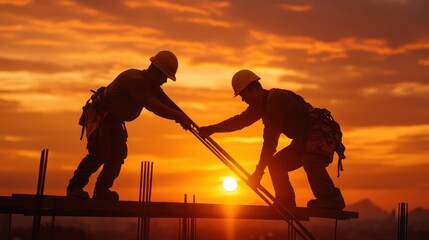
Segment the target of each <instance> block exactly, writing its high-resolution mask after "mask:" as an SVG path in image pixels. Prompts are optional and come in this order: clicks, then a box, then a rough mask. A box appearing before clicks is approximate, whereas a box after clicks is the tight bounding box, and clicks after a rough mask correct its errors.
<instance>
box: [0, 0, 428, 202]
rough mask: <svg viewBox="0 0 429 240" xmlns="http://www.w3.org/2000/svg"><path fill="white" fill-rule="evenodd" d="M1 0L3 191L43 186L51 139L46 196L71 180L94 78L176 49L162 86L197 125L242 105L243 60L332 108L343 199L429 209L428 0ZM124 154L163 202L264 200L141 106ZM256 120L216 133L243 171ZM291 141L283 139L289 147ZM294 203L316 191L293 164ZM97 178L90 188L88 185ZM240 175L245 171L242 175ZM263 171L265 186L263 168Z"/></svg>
mask: <svg viewBox="0 0 429 240" xmlns="http://www.w3.org/2000/svg"><path fill="white" fill-rule="evenodd" d="M106 2H107V1H85V0H75V1H73V0H56V1H53V0H52V1H50V0H39V1H31V0H0V16H1V18H0V41H1V44H0V81H1V84H0V156H1V163H2V164H1V165H0V195H10V194H12V193H34V192H35V191H36V181H37V169H38V165H39V156H40V151H41V150H42V149H43V148H49V149H50V154H49V163H48V172H47V177H46V186H45V193H46V194H60V195H63V194H64V193H65V187H66V186H67V183H68V179H69V178H70V177H71V175H72V172H73V170H74V169H75V167H76V166H77V164H78V163H79V161H80V159H81V158H82V156H83V155H84V154H85V153H86V150H85V141H79V134H80V126H78V125H77V120H78V118H79V115H80V112H81V107H82V105H83V104H84V102H85V101H86V99H87V98H88V97H89V95H90V92H89V90H90V89H97V88H98V87H99V86H102V85H104V86H105V85H107V84H109V83H110V81H111V80H112V79H113V78H115V77H116V75H117V74H119V73H120V72H121V71H123V70H125V69H128V68H138V69H144V68H146V67H147V66H148V64H149V61H148V59H149V57H150V56H152V55H153V54H155V53H156V52H158V51H159V50H164V49H168V50H171V51H173V52H174V53H176V55H177V57H178V59H179V71H178V74H177V78H178V80H177V82H168V83H167V84H166V85H165V87H164V89H165V91H166V92H167V93H168V94H169V95H170V97H171V98H172V99H174V100H175V101H176V103H177V104H178V105H179V106H180V107H181V108H182V109H183V110H184V111H185V112H186V113H187V114H188V115H189V116H190V117H191V118H192V119H193V120H194V121H195V122H197V123H198V124H200V125H206V124H211V123H215V122H218V121H220V120H223V119H225V118H227V117H230V116H232V115H234V114H237V113H239V112H241V111H242V110H244V109H245V107H246V106H245V105H244V103H242V102H241V101H240V99H234V98H233V97H232V95H233V94H232V90H231V89H230V79H231V77H232V75H233V74H234V73H235V72H236V71H238V70H240V69H243V68H248V69H251V70H253V71H255V72H256V73H257V74H258V75H259V76H261V77H262V80H261V83H262V84H263V85H264V87H266V88H272V87H278V88H286V89H290V90H293V91H296V92H297V93H299V94H301V95H302V96H303V97H304V98H306V99H307V100H308V101H310V102H311V103H312V104H313V105H314V106H317V107H325V108H328V109H330V110H331V112H332V113H333V115H334V117H335V118H336V119H337V120H338V121H339V122H340V123H341V124H342V127H343V132H344V142H345V144H346V146H347V152H346V155H347V159H346V160H345V163H344V165H345V166H344V167H345V172H343V173H342V176H341V177H340V178H336V177H335V174H336V165H335V164H333V165H331V166H330V167H329V171H330V173H331V176H332V177H333V179H334V181H335V183H336V185H338V186H339V187H340V188H341V189H342V191H343V194H344V197H345V199H346V202H347V203H349V204H350V203H354V202H356V201H359V200H361V199H364V198H370V199H371V200H373V201H374V202H375V203H376V204H378V205H380V206H381V207H383V208H385V209H386V210H390V209H392V208H395V207H396V205H397V203H398V202H401V201H405V202H409V204H410V208H411V209H413V208H415V207H418V206H420V207H426V208H429V203H428V201H427V200H428V199H429V192H428V191H427V189H429V186H428V185H429V184H428V182H429V181H428V180H429V179H428V178H429V177H428V176H429V104H428V103H429V102H428V99H429V82H428V79H429V32H428V29H429V25H428V24H429V15H428V14H427V9H429V2H428V1H424V0H362V1H353V0H347V1H333V0H327V1H311V0H304V1H302V0H300V1H298V0H295V1H292V0H290V1H247V0H246V1H245V0H242V1H208V0H201V1H180V0H179V1H177V0H175V1H167V0H162V1H158V0H157V1H155V0H152V1H150V0H149V1H137V0H128V1H119V0H112V1H108V4H107V3H106ZM127 126H128V131H129V135H130V136H129V140H128V143H129V157H128V159H127V160H126V163H125V165H124V166H123V169H122V172H121V175H120V177H119V179H118V180H117V181H116V183H115V186H114V189H116V190H117V191H118V192H119V193H120V195H121V199H124V200H136V199H137V198H138V186H139V183H138V181H139V171H140V162H141V161H144V160H147V161H153V162H154V172H155V174H154V186H153V194H152V196H153V200H154V201H182V199H183V194H185V193H187V194H188V195H193V194H195V195H196V198H197V202H211V203H214V202H216V203H242V204H253V203H261V202H260V201H259V200H258V198H257V196H256V195H255V194H253V193H252V192H251V191H250V190H248V189H247V188H246V187H244V186H243V183H241V185H240V187H239V190H238V191H236V192H233V193H227V192H225V191H224V190H222V184H221V181H222V179H223V178H224V177H226V176H231V175H232V173H231V172H230V171H229V170H228V169H227V168H226V167H224V166H223V165H222V163H221V162H220V161H218V160H217V159H216V158H215V157H214V156H213V155H212V154H211V153H210V152H209V151H208V150H207V149H205V147H204V146H203V145H202V144H200V143H199V142H198V141H197V139H195V138H194V137H193V136H192V134H190V133H189V132H185V131H184V130H182V128H181V127H180V126H179V125H177V124H175V123H174V122H171V121H167V120H164V119H161V118H159V117H157V116H155V115H154V114H152V113H150V112H148V111H146V110H145V111H144V112H143V113H142V115H141V116H140V118H138V119H137V120H135V121H134V122H132V123H129V124H128V125H127ZM261 135H262V124H261V123H258V124H255V125H254V126H252V127H249V128H247V129H245V130H242V131H240V132H235V133H228V134H216V135H214V136H213V138H214V139H215V140H216V141H218V143H219V144H221V145H222V146H223V147H224V148H225V149H226V150H227V151H228V152H229V153H230V154H231V155H232V156H233V157H235V158H236V159H237V160H238V161H239V162H240V163H241V164H242V165H243V166H244V167H245V168H246V169H248V171H253V169H254V166H255V164H256V163H257V160H258V156H259V151H260V147H261V143H262V138H261ZM287 143H288V139H286V138H284V137H282V139H281V142H280V144H279V148H280V147H284V146H286V145H287ZM291 178H292V184H293V185H294V186H295V188H296V191H297V202H298V205H305V203H306V202H307V201H308V200H309V199H311V198H312V195H311V192H310V190H309V186H308V183H307V180H306V177H305V173H304V171H303V170H302V169H300V170H297V171H296V172H294V173H292V175H291ZM94 179H95V176H94V177H93V178H92V179H91V182H90V184H89V186H88V187H87V190H88V191H90V192H92V187H93V184H94ZM239 184H240V183H239ZM263 184H264V185H265V186H267V188H269V189H272V188H271V185H270V181H269V176H268V175H266V176H265V177H264V179H263Z"/></svg>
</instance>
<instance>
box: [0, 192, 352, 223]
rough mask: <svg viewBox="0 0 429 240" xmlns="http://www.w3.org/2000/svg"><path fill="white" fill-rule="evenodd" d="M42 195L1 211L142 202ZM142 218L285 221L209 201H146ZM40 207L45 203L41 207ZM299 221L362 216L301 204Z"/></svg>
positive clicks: (115, 212) (71, 210) (17, 197)
mask: <svg viewBox="0 0 429 240" xmlns="http://www.w3.org/2000/svg"><path fill="white" fill-rule="evenodd" d="M38 200H40V197H37V196H35V195H27V194H13V195H12V196H11V197H5V196H0V213H9V214H23V215H30V216H33V215H37V214H40V215H41V216H82V217H138V216H139V202H138V201H117V202H115V201H105V200H92V199H91V200H72V199H68V198H66V197H63V196H46V195H45V196H43V197H42V201H41V205H37V203H38V202H37V201H38ZM143 204H144V205H145V206H144V208H143V209H144V211H142V212H141V215H140V216H141V217H147V218H183V217H189V218H230V219H261V220H282V219H283V218H282V217H281V216H280V215H279V214H278V213H277V212H276V211H275V210H273V209H272V208H270V207H269V206H261V205H224V204H205V203H192V204H190V203H188V204H184V203H174V202H147V203H143ZM37 206H41V207H40V208H37ZM293 211H294V214H295V215H296V217H297V218H298V219H299V220H305V221H307V220H309V218H311V217H317V218H331V219H337V220H346V219H352V218H358V216H359V213H357V212H350V211H336V210H327V209H316V208H303V207H297V208H296V209H294V210H293Z"/></svg>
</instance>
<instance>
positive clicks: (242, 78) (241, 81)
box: [232, 69, 261, 97]
mask: <svg viewBox="0 0 429 240" xmlns="http://www.w3.org/2000/svg"><path fill="white" fill-rule="evenodd" d="M259 79H261V78H260V77H259V76H258V75H256V74H255V73H254V72H252V71H250V70H247V69H243V70H240V71H238V72H237V73H236V74H234V76H233V77H232V89H234V97H236V96H237V95H238V94H240V92H241V91H243V90H244V89H245V88H246V87H247V86H249V84H250V83H251V82H253V81H258V80H259Z"/></svg>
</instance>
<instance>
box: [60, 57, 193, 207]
mask: <svg viewBox="0 0 429 240" xmlns="http://www.w3.org/2000/svg"><path fill="white" fill-rule="evenodd" d="M150 61H151V64H150V66H149V67H148V69H145V70H137V69H129V70H126V71H124V72H122V73H120V74H119V75H118V76H117V77H116V78H115V79H114V80H113V82H111V83H110V84H109V85H108V86H107V87H101V88H99V89H98V91H96V92H95V91H94V94H93V95H92V96H91V98H90V100H88V102H87V104H86V105H85V106H84V107H83V109H84V111H83V114H82V117H81V119H80V124H81V125H82V126H83V130H84V129H85V130H86V137H87V140H88V144H87V149H88V154H87V155H86V156H85V157H84V158H83V159H82V161H81V162H80V164H79V166H78V167H77V169H76V171H75V172H74V175H73V177H72V178H71V179H70V182H69V185H68V187H67V196H68V197H69V198H74V199H88V198H89V194H88V192H86V191H84V190H83V188H84V187H85V186H86V184H87V183H88V181H89V178H90V176H91V175H92V174H93V173H94V172H96V171H97V170H98V169H99V168H100V167H101V166H103V168H102V170H101V172H100V174H99V175H98V178H97V181H96V183H95V188H94V192H93V198H94V199H110V200H118V199H119V195H118V194H117V193H116V192H115V191H111V190H110V188H111V187H112V186H113V182H114V180H115V179H116V178H117V177H118V175H119V172H120V170H121V166H122V164H123V163H124V159H125V158H126V157H127V144H126V141H127V131H126V128H125V122H126V121H127V122H128V121H132V120H134V119H136V118H137V117H138V116H139V115H140V113H141V111H142V110H143V108H146V109H148V110H149V111H151V112H153V113H155V114H156V115H158V116H160V117H163V118H167V119H171V120H175V121H176V122H178V123H180V124H181V125H182V127H183V128H185V129H189V128H190V127H191V120H190V119H189V118H188V117H187V116H186V115H185V114H184V113H183V112H182V111H180V110H179V109H178V108H177V107H175V105H174V104H173V103H172V102H171V100H169V98H168V97H167V96H166V95H165V93H164V92H163V90H162V89H161V86H162V85H163V84H164V83H165V82H167V78H170V79H171V80H173V81H176V72H177V68H178V61H177V58H176V56H175V55H174V54H173V53H172V52H170V51H160V52H158V53H157V54H156V55H155V56H153V57H151V58H150ZM82 134H83V132H82Z"/></svg>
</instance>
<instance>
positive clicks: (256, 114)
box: [200, 106, 262, 135]
mask: <svg viewBox="0 0 429 240" xmlns="http://www.w3.org/2000/svg"><path fill="white" fill-rule="evenodd" d="M261 116H262V112H261V110H260V109H257V108H253V107H250V106H249V107H248V108H247V109H246V110H245V111H244V112H242V113H241V114H238V115H235V116H233V117H231V118H229V119H226V120H224V121H222V122H220V123H217V124H213V125H209V126H205V127H201V128H200V130H201V131H202V132H204V133H205V134H207V135H211V134H213V133H216V132H233V131H237V130H240V129H243V128H245V127H247V126H250V125H252V124H253V123H255V122H256V121H258V120H259V119H260V118H261Z"/></svg>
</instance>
